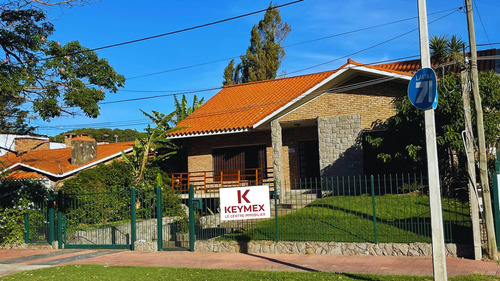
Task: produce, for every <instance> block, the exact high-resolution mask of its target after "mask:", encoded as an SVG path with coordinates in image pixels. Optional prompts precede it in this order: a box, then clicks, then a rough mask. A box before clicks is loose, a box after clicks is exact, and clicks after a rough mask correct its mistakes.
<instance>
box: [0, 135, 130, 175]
mask: <svg viewBox="0 0 500 281" xmlns="http://www.w3.org/2000/svg"><path fill="white" fill-rule="evenodd" d="M133 145H134V142H133V141H129V142H117V143H110V144H105V145H99V146H97V158H96V159H94V160H92V161H89V162H87V163H85V164H82V165H72V164H71V147H67V148H61V149H51V150H40V151H36V150H34V151H30V152H28V153H26V154H23V155H21V156H16V155H15V154H13V153H8V154H6V155H3V156H2V157H0V167H1V170H3V169H6V168H9V167H12V166H13V165H16V164H23V165H27V166H30V167H32V168H34V169H37V170H39V171H37V172H38V173H42V174H43V172H47V173H50V174H53V175H58V176H62V175H65V174H68V173H70V174H71V172H72V171H74V170H77V169H78V168H81V167H84V166H87V165H92V164H94V165H95V164H97V163H100V162H103V161H104V160H105V158H108V157H111V156H113V155H115V154H117V156H119V155H120V153H121V151H125V150H128V149H131V148H132V147H133ZM25 168H26V167H25Z"/></svg>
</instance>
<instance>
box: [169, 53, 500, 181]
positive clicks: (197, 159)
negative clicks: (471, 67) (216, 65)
mask: <svg viewBox="0 0 500 281" xmlns="http://www.w3.org/2000/svg"><path fill="white" fill-rule="evenodd" d="M498 53H499V51H498V50H495V49H493V50H486V51H481V52H479V56H481V57H483V58H484V59H481V60H480V61H479V64H478V65H479V69H480V70H492V69H493V70H495V71H498V72H500V67H498V66H500V64H499V62H500V60H498V59H497V58H496V55H497V54H498ZM418 69H420V61H419V60H411V61H403V62H395V63H385V64H379V65H373V66H372V65H363V64H360V63H357V62H355V61H353V60H351V59H349V60H348V61H347V63H346V64H344V65H342V66H341V67H340V68H338V69H336V70H333V71H326V72H320V73H314V74H308V75H302V76H295V77H287V78H280V79H273V80H266V81H259V82H252V83H245V84H239V85H231V86H225V87H224V88H223V89H222V90H221V91H220V92H218V93H217V94H216V95H215V96H214V97H212V98H211V99H210V100H208V101H207V102H206V103H205V104H204V105H203V106H202V107H201V108H199V109H198V110H196V111H195V112H194V113H193V114H191V115H190V116H188V117H187V118H186V119H185V120H183V121H182V122H181V123H180V124H178V126H177V129H178V130H176V131H174V132H172V133H170V134H169V135H168V136H167V137H168V138H170V139H172V140H175V141H179V142H182V143H183V144H185V146H186V147H188V149H187V163H188V170H187V171H185V172H184V173H174V174H173V175H172V179H173V183H174V184H173V186H174V188H175V189H178V190H186V189H187V186H188V185H189V184H191V183H192V184H194V185H195V186H197V187H198V188H205V189H208V188H210V187H213V188H219V187H223V186H227V185H242V184H255V183H257V184H261V183H263V182H267V183H272V182H276V183H277V184H278V185H279V186H280V188H286V189H293V188H298V187H297V186H296V184H295V182H296V179H312V178H318V177H330V176H339V175H360V174H363V146H362V136H363V134H365V133H368V132H372V131H374V130H376V129H377V128H378V127H379V125H380V124H382V123H383V122H384V121H385V120H386V119H387V118H389V117H391V116H393V115H394V114H395V109H394V107H393V101H394V99H395V98H397V97H401V96H404V95H406V94H407V86H408V82H409V80H410V79H411V77H412V75H413V74H414V73H415V72H416V71H417V70H418Z"/></svg>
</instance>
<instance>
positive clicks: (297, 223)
mask: <svg viewBox="0 0 500 281" xmlns="http://www.w3.org/2000/svg"><path fill="white" fill-rule="evenodd" d="M426 183H427V180H426V179H424V177H423V176H422V175H415V174H412V175H408V174H405V175H402V174H399V175H380V176H356V177H335V178H322V179H307V180H298V181H295V182H292V183H289V184H288V186H286V185H282V186H281V189H280V192H274V188H273V187H271V191H270V195H269V196H270V200H271V208H272V211H271V213H272V218H271V219H265V220H263V219H260V220H242V221H221V219H220V214H219V210H218V208H219V207H218V206H219V197H218V193H217V192H213V193H196V194H195V200H199V201H200V202H201V208H199V210H196V212H197V215H195V217H196V226H197V227H196V237H197V239H198V240H206V239H212V238H217V239H235V240H239V241H246V240H274V241H325V242H329V241H337V242H372V243H383V242H401V243H403V242H404V243H407V242H431V232H430V231H431V229H430V209H429V197H428V188H427V185H426ZM277 186H278V187H279V185H277ZM277 189H278V188H277ZM278 193H280V194H278ZM442 205H443V220H444V229H445V241H446V242H453V243H471V236H472V235H471V230H470V219H469V207H468V203H467V202H464V201H462V200H461V199H459V198H452V197H446V198H443V202H442Z"/></svg>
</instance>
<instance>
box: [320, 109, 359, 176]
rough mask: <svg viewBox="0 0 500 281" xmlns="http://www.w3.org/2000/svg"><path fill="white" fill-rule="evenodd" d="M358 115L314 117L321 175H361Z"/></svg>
mask: <svg viewBox="0 0 500 281" xmlns="http://www.w3.org/2000/svg"><path fill="white" fill-rule="evenodd" d="M360 135H361V116H360V115H359V114H354V115H345V116H334V117H327V118H318V141H319V156H320V169H321V176H327V177H330V176H340V175H361V174H362V173H363V148H362V145H361V143H362V142H361V140H360Z"/></svg>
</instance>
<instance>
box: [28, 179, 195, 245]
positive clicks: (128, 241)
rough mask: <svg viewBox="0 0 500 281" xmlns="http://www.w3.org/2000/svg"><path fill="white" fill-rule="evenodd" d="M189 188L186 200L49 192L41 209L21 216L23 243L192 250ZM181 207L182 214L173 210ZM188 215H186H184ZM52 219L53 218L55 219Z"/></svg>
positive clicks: (154, 194) (169, 195)
mask: <svg viewBox="0 0 500 281" xmlns="http://www.w3.org/2000/svg"><path fill="white" fill-rule="evenodd" d="M193 194H194V192H193V187H192V186H191V189H190V193H189V199H188V198H186V199H185V200H184V202H183V203H184V205H181V204H180V202H179V200H181V199H180V198H179V197H178V195H176V194H174V193H173V192H165V193H162V190H161V188H160V187H157V188H156V190H144V189H140V190H136V189H135V188H134V187H132V188H131V189H129V190H122V191H110V192H95V193H74V194H69V193H63V192H61V191H59V192H58V193H57V195H56V196H54V193H53V192H50V195H49V197H48V198H47V199H46V200H44V201H43V204H42V205H40V206H37V208H34V210H33V211H32V212H30V213H29V214H27V215H26V216H25V237H24V238H25V242H26V243H34V242H41V243H48V244H52V243H53V242H54V241H57V242H58V248H59V249H62V248H87V249H89V248H93V249H131V250H134V246H135V242H139V243H144V245H146V246H147V247H148V248H149V249H151V245H154V244H156V247H157V249H158V250H160V251H161V250H190V251H193V250H194V239H195V237H194V229H195V228H194V210H193V208H188V207H187V206H191V205H193V203H192V202H193V199H192V198H193V196H194V195H193ZM179 206H184V208H183V209H182V211H180V210H179V209H175V207H179ZM188 210H189V211H188ZM56 214H57V215H56Z"/></svg>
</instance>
